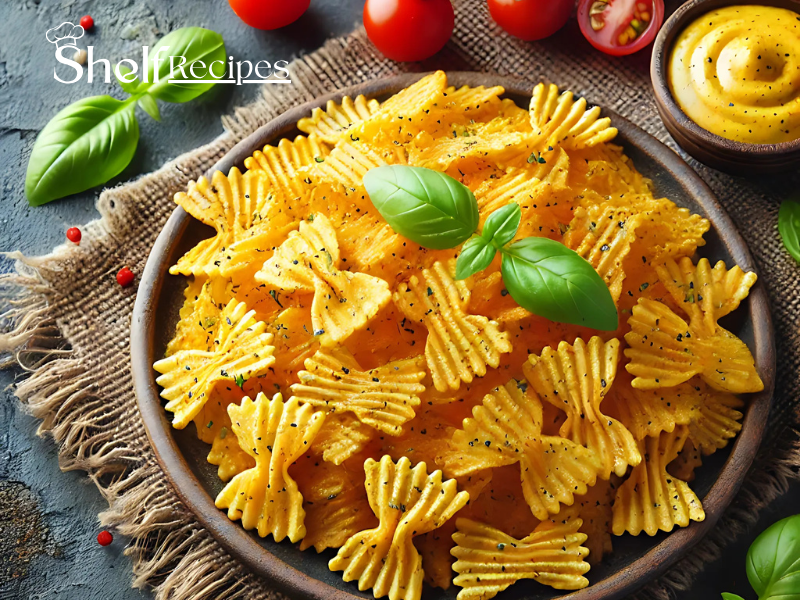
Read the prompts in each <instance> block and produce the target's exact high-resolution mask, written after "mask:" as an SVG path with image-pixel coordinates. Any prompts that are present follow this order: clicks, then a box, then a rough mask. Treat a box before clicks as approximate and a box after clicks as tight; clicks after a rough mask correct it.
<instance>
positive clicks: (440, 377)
mask: <svg viewBox="0 0 800 600" xmlns="http://www.w3.org/2000/svg"><path fill="white" fill-rule="evenodd" d="M394 301H395V304H396V305H397V306H398V308H399V309H400V310H401V311H402V312H403V314H404V315H405V316H406V317H407V318H408V319H410V320H411V321H413V322H416V323H422V324H424V325H425V327H426V328H427V330H428V340H427V342H426V343H425V358H426V360H427V362H428V368H429V369H430V371H431V376H432V377H433V385H434V387H436V389H437V390H439V391H442V392H443V391H445V390H447V389H448V388H449V389H451V390H457V389H458V388H459V386H460V385H461V382H462V381H464V382H466V383H469V382H471V381H472V380H473V378H474V377H483V376H484V375H486V367H487V366H490V367H495V368H496V367H497V366H498V365H499V364H500V356H501V355H502V354H504V353H507V352H511V343H510V342H509V341H508V340H509V336H508V334H507V333H504V332H501V331H500V329H499V327H498V325H497V323H496V322H494V321H490V320H489V319H487V318H486V317H483V316H479V315H468V314H467V313H466V312H465V311H466V307H467V304H469V289H468V288H467V286H466V284H465V283H464V282H462V281H458V282H457V281H454V280H453V277H452V275H451V274H450V271H449V269H448V268H447V267H445V265H443V264H442V263H441V262H436V263H435V264H434V265H433V267H432V268H430V269H424V270H423V271H422V278H421V279H420V278H418V277H417V276H416V275H414V276H412V277H411V279H410V280H409V282H408V283H407V284H406V283H401V284H400V285H399V286H398V288H397V291H395V293H394Z"/></svg>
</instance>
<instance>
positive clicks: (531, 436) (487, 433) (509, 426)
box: [442, 381, 600, 519]
mask: <svg viewBox="0 0 800 600" xmlns="http://www.w3.org/2000/svg"><path fill="white" fill-rule="evenodd" d="M527 387H528V386H527V384H526V383H524V382H523V383H519V384H518V383H517V382H515V381H511V382H509V383H508V384H506V385H505V386H504V387H499V388H497V389H496V390H495V391H494V392H492V393H491V394H488V395H487V396H486V397H485V398H484V399H483V404H481V405H478V406H476V407H475V408H473V409H472V418H471V419H464V425H463V429H460V430H457V431H456V432H455V433H454V434H453V439H452V441H451V450H450V451H449V452H448V453H447V454H446V456H445V457H444V459H443V461H442V464H443V466H444V468H445V471H446V472H447V473H448V474H449V475H452V476H462V475H465V474H467V473H470V472H474V471H477V470H479V469H485V468H487V467H498V466H502V465H509V464H515V463H519V467H520V475H521V480H522V490H523V493H524V496H525V501H526V502H527V503H528V506H529V507H530V509H531V512H532V513H533V514H534V515H535V516H536V517H537V518H539V519H546V518H547V517H548V516H549V515H550V514H556V513H558V512H559V510H560V508H561V504H562V503H563V504H566V505H571V504H572V503H573V501H574V496H575V494H585V493H586V491H587V488H588V487H589V486H591V485H594V483H595V480H596V478H597V473H598V472H599V471H600V463H599V461H598V460H597V457H596V456H595V454H594V452H592V451H591V450H588V449H586V448H584V447H583V446H580V445H579V444H576V443H574V442H572V441H570V440H568V439H563V438H559V437H552V436H544V435H542V433H541V430H542V405H541V403H540V402H539V399H538V398H535V397H534V398H531V397H530V396H526V395H525V392H524V391H523V390H524V389H526V388H527Z"/></svg>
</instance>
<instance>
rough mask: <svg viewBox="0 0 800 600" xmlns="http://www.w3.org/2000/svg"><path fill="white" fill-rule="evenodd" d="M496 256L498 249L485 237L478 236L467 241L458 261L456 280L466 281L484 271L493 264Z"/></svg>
mask: <svg viewBox="0 0 800 600" xmlns="http://www.w3.org/2000/svg"><path fill="white" fill-rule="evenodd" d="M495 254H497V248H495V247H494V246H492V244H490V243H489V242H488V241H487V240H485V239H484V238H483V237H481V236H479V235H478V236H475V237H474V238H471V239H469V240H467V243H466V244H464V247H463V248H462V249H461V253H460V254H459V255H458V260H457V261H456V279H466V278H467V277H469V276H470V275H474V274H475V273H477V272H478V271H483V270H484V269H485V268H486V267H488V266H489V265H490V264H491V262H492V259H494V255H495Z"/></svg>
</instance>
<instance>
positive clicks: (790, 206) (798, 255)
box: [778, 200, 800, 262]
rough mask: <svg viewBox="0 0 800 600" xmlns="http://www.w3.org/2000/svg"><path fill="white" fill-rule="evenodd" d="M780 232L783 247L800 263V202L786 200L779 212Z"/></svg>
mask: <svg viewBox="0 0 800 600" xmlns="http://www.w3.org/2000/svg"><path fill="white" fill-rule="evenodd" d="M778 232H779V233H780V234H781V239H782V240H783V245H784V246H786V250H788V251H789V254H791V255H792V258H794V259H795V260H796V261H797V262H800V202H797V201H795V200H784V201H783V203H781V208H780V210H779V211H778Z"/></svg>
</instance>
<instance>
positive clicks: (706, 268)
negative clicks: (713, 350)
mask: <svg viewBox="0 0 800 600" xmlns="http://www.w3.org/2000/svg"><path fill="white" fill-rule="evenodd" d="M656 272H657V273H658V278H659V279H660V280H661V282H662V283H663V284H664V286H665V287H666V288H667V291H668V292H669V293H670V295H671V296H672V298H673V299H674V300H675V302H676V303H677V304H678V306H680V307H681V309H682V310H683V311H684V312H685V313H686V314H687V315H689V324H690V325H691V327H692V329H694V330H695V331H697V332H698V333H699V332H703V333H704V334H706V335H713V334H714V332H715V331H716V329H717V321H718V320H719V319H721V318H722V317H724V316H725V315H727V314H729V313H731V312H733V311H734V310H736V309H737V308H738V307H739V303H740V302H741V301H742V300H744V299H745V298H746V297H747V295H748V294H749V293H750V288H751V287H753V284H755V282H756V279H757V276H756V274H755V273H752V272H750V273H745V272H744V271H742V269H740V268H739V267H738V266H734V267H733V268H732V269H730V270H728V269H726V268H725V263H724V262H722V261H719V262H718V263H717V264H716V265H714V268H713V269H712V268H711V264H710V263H709V262H708V259H707V258H701V259H700V260H699V261H698V262H697V265H696V266H695V265H694V263H692V259H691V258H688V257H683V258H682V259H680V260H679V261H678V262H675V261H674V260H672V259H670V260H667V262H666V263H665V264H664V265H662V266H659V267H656Z"/></svg>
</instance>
